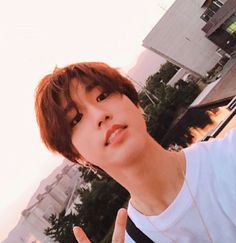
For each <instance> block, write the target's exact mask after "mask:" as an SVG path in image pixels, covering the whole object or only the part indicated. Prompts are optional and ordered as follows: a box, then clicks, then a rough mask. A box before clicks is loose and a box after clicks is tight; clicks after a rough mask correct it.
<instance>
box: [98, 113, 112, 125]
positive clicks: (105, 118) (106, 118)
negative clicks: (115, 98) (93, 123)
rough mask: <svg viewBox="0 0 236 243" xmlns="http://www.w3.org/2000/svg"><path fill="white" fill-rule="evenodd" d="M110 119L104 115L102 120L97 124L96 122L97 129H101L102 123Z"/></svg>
mask: <svg viewBox="0 0 236 243" xmlns="http://www.w3.org/2000/svg"><path fill="white" fill-rule="evenodd" d="M109 119H110V116H109V115H106V116H105V117H104V119H101V120H100V121H99V122H98V127H101V126H102V124H103V122H104V121H106V120H109Z"/></svg>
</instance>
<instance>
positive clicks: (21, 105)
mask: <svg viewBox="0 0 236 243" xmlns="http://www.w3.org/2000/svg"><path fill="white" fill-rule="evenodd" d="M173 2H174V0H118V1H115V0H99V1H96V0H64V1H62V0H61V1H60V0H37V1H36V0H21V1H18V0H8V1H3V0H0V87H1V91H0V92H1V94H0V112H1V121H0V135H1V136H0V152H1V160H0V163H1V170H0V192H1V202H0V218H1V223H0V240H3V239H4V238H5V237H6V236H7V234H8V232H9V231H10V230H11V229H12V228H13V227H14V226H15V225H16V223H17V221H18V220H19V218H20V213H21V211H22V210H23V209H24V208H25V207H26V205H27V203H28V201H29V199H30V197H31V196H32V194H33V193H34V191H35V190H36V189H37V187H38V185H39V183H40V181H41V180H42V179H44V178H45V177H47V175H48V174H49V173H50V172H51V171H52V170H53V169H54V168H55V167H56V166H58V165H59V164H60V163H61V159H60V158H58V157H56V156H53V155H51V154H50V153H49V152H48V151H47V150H46V149H45V148H44V146H43V145H42V143H41V142H40V138H39V134H38V129H37V126H36V121H35V117H34V89H35V87H36V85H37V82H38V80H39V79H41V78H42V76H44V75H45V74H47V73H49V72H51V71H52V70H53V69H54V67H55V66H56V65H58V66H64V65H67V64H70V63H74V62H79V61H103V62H107V63H108V64H110V65H111V66H115V67H121V68H122V69H123V70H128V69H129V68H131V67H132V64H134V63H135V60H136V58H137V57H138V55H139V53H140V52H141V51H142V50H143V48H142V40H143V39H144V37H145V36H146V35H147V34H148V33H149V32H150V30H151V29H152V27H153V26H154V25H155V24H156V22H157V21H158V20H159V19H160V17H161V16H162V15H163V14H164V12H165V11H164V10H165V9H166V8H168V6H170V4H171V3H173Z"/></svg>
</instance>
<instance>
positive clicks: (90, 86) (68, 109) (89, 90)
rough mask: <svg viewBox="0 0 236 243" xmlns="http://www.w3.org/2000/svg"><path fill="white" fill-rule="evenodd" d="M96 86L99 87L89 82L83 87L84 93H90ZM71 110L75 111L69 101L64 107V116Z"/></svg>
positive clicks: (72, 103) (73, 105) (71, 102)
mask: <svg viewBox="0 0 236 243" xmlns="http://www.w3.org/2000/svg"><path fill="white" fill-rule="evenodd" d="M96 86H99V85H98V84H96V82H91V83H90V84H88V85H86V87H85V92H86V93H89V92H91V91H92V90H93V89H94V88H95V87H96ZM73 108H75V109H76V106H75V104H74V102H73V101H70V102H69V103H68V104H67V105H66V107H65V108H64V113H65V115H67V114H68V113H69V112H70V111H71V110H72V109H73Z"/></svg>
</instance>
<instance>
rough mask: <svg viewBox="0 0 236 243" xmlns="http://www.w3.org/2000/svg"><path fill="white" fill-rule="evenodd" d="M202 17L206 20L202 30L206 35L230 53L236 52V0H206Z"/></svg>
mask: <svg viewBox="0 0 236 243" xmlns="http://www.w3.org/2000/svg"><path fill="white" fill-rule="evenodd" d="M203 6H207V9H206V11H205V12H204V13H203V15H202V16H201V18H202V19H203V20H204V21H206V24H205V25H204V26H203V28H202V30H203V31H204V32H205V33H206V37H207V38H208V39H209V40H211V41H212V42H213V43H215V44H216V45H217V46H219V47H220V48H221V49H222V50H223V51H225V52H227V53H228V54H230V55H234V54H236V1H235V0H228V1H226V2H225V3H224V5H222V4H221V3H220V2H219V1H206V2H205V3H204V5H203Z"/></svg>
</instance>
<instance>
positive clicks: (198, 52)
mask: <svg viewBox="0 0 236 243" xmlns="http://www.w3.org/2000/svg"><path fill="white" fill-rule="evenodd" d="M203 2H204V1H200V0H199V1H193V0H176V1H175V2H174V4H173V5H172V6H171V7H170V9H169V10H168V11H167V12H166V14H165V15H164V16H163V17H162V18H161V20H160V21H159V22H158V23H157V24H156V26H155V27H154V28H153V29H152V30H151V32H150V33H149V34H148V35H147V36H146V38H145V39H144V41H143V45H144V46H145V47H146V48H148V49H150V50H152V51H154V52H156V53H158V54H160V55H161V56H163V57H165V58H167V59H168V60H169V61H171V62H173V63H175V64H177V65H178V66H181V67H183V68H185V69H187V70H189V71H191V72H193V73H195V74H198V75H201V76H204V75H205V74H206V73H207V71H209V70H210V69H211V68H212V67H213V66H214V65H215V64H216V63H217V62H218V61H219V60H220V58H221V57H220V56H219V55H218V54H217V53H216V50H217V49H218V47H217V46H216V45H215V44H213V43H212V42H211V41H210V40H208V39H207V38H206V37H205V33H204V32H203V31H202V30H201V29H202V27H203V26H204V25H205V22H204V21H203V20H202V19H201V18H200V16H201V15H202V14H203V12H204V10H205V8H201V6H202V4H203Z"/></svg>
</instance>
